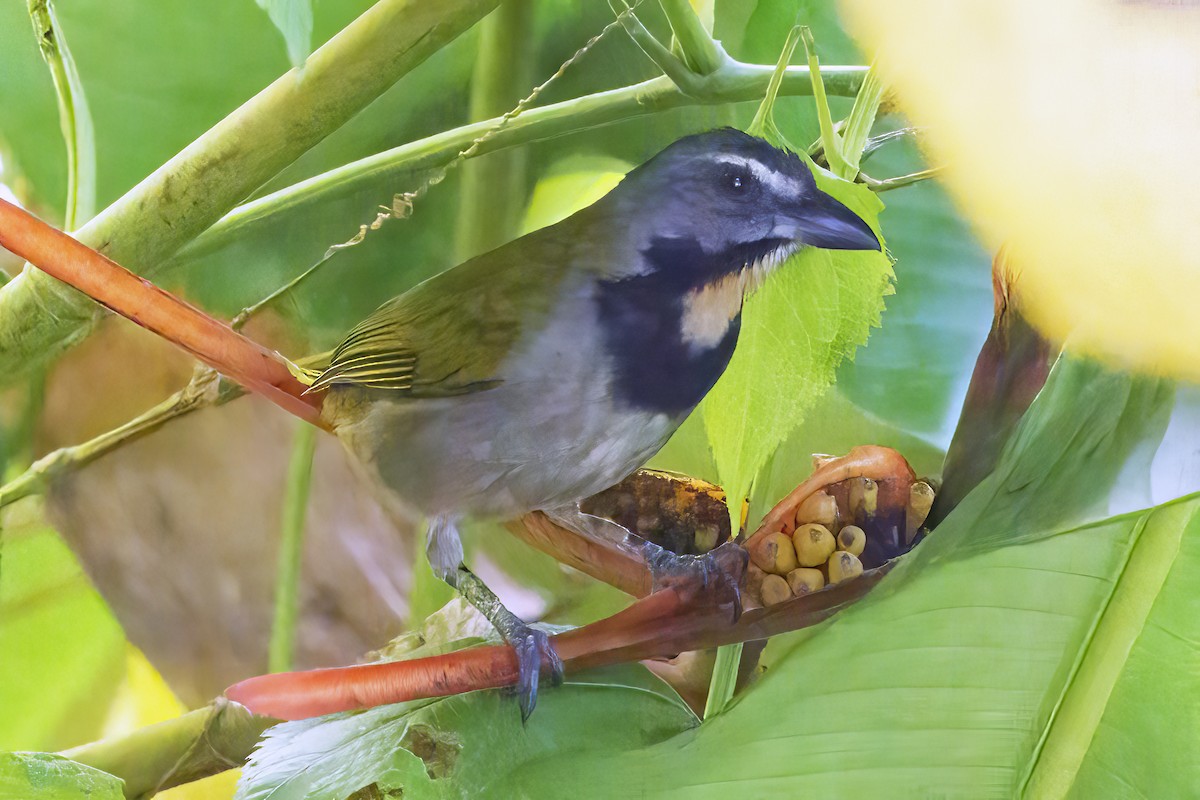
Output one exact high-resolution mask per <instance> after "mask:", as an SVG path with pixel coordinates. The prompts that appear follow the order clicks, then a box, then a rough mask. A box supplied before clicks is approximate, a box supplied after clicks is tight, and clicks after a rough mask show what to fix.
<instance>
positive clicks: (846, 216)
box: [790, 191, 880, 250]
mask: <svg viewBox="0 0 1200 800" xmlns="http://www.w3.org/2000/svg"><path fill="white" fill-rule="evenodd" d="M790 221H791V222H792V223H793V225H795V228H796V236H795V238H796V239H798V240H799V241H801V242H803V243H804V244H806V245H810V246H812V247H822V248H824V249H826V250H878V249H880V248H879V238H878V237H876V236H875V232H874V231H872V230H871V226H870V225H868V224H867V223H866V222H864V221H863V219H862V217H860V216H858V215H857V214H855V213H854V212H853V211H851V210H850V209H848V208H846V206H844V205H842V204H841V203H840V202H838V201H837V200H835V199H833V198H832V197H830V196H829V195H827V194H825V193H824V192H822V191H817V193H816V196H815V197H813V198H810V199H806V200H805V201H804V203H803V205H801V207H800V209H799V213H797V214H796V215H795V217H794V218H793V219H792V220H790Z"/></svg>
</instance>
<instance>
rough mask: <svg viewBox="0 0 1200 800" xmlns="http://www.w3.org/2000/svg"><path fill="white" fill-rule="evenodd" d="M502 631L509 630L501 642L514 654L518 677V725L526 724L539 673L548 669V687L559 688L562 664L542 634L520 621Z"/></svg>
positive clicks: (533, 704) (548, 638)
mask: <svg viewBox="0 0 1200 800" xmlns="http://www.w3.org/2000/svg"><path fill="white" fill-rule="evenodd" d="M514 619H515V618H514ZM505 627H508V628H509V629H508V630H501V634H502V635H503V636H504V641H505V642H507V643H508V644H509V645H510V646H511V647H512V649H513V650H514V651H516V654H517V672H518V675H519V676H520V677H519V679H518V681H517V685H516V686H515V687H514V690H515V691H516V693H517V703H518V704H519V705H520V707H521V722H522V723H525V722H528V721H529V715H530V714H532V713H533V708H534V706H536V705H537V695H538V683H539V681H540V680H541V675H542V669H543V668H546V669H549V671H550V685H551V686H558V685H559V684H561V683H562V682H563V663H562V659H561V658H559V657H558V653H557V652H556V651H555V650H554V643H553V642H551V641H550V636H549V635H548V634H547V633H546V632H545V631H540V630H538V629H537V628H533V627H531V626H529V625H527V624H526V623H524V622H521V621H520V620H517V621H516V624H515V625H513V626H511V627H510V626H505Z"/></svg>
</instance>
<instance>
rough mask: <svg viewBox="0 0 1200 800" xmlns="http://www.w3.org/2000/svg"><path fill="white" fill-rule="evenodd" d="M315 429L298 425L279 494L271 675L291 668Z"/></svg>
mask: <svg viewBox="0 0 1200 800" xmlns="http://www.w3.org/2000/svg"><path fill="white" fill-rule="evenodd" d="M316 448H317V429H316V428H314V427H313V426H312V425H305V424H301V425H299V426H298V427H297V428H296V438H295V439H294V440H293V442H292V458H291V461H290V462H289V464H288V473H287V488H286V489H285V491H284V495H283V526H282V532H281V535H280V538H279V563H278V568H277V570H276V572H275V617H274V619H273V620H272V622H271V649H270V655H269V657H268V659H267V665H268V669H269V670H270V671H271V672H289V671H291V670H292V668H293V656H294V653H295V649H296V648H295V645H296V618H297V615H298V613H299V609H300V564H301V559H302V556H303V554H304V523H305V519H306V518H307V516H308V494H309V488H310V487H311V486H312V465H313V454H314V453H315V452H316Z"/></svg>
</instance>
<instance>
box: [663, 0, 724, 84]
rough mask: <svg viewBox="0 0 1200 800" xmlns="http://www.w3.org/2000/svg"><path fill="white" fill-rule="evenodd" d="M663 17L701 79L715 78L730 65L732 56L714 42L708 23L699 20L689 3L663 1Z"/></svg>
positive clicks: (684, 58)
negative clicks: (724, 66)
mask: <svg viewBox="0 0 1200 800" xmlns="http://www.w3.org/2000/svg"><path fill="white" fill-rule="evenodd" d="M660 2H661V4H662V9H663V13H664V14H666V16H667V21H668V22H669V23H671V31H672V32H673V33H674V34H675V40H676V41H677V42H678V43H679V50H680V51H681V52H682V53H683V61H684V63H685V64H687V65H688V68H689V69H691V70H692V72H695V73H697V74H699V75H711V74H712V73H714V72H716V71H717V70H718V69H720V68H721V66H722V65H723V64H725V62H727V61H729V60H730V59H729V56H728V55H726V54H725V51H724V50H723V49H721V46H720V45H719V44H717V43H716V41H714V40H713V38H712V36H710V35H709V33H708V31H706V30H705V29H704V23H702V22H701V21H700V17H698V16H696V12H695V10H694V9H693V8H692V4H691V3H690V2H689V0H660Z"/></svg>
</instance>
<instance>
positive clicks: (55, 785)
mask: <svg viewBox="0 0 1200 800" xmlns="http://www.w3.org/2000/svg"><path fill="white" fill-rule="evenodd" d="M124 797H125V795H124V793H123V792H122V791H121V781H120V779H118V778H114V777H113V776H112V775H109V774H108V773H107V772H101V771H100V770H98V769H95V768H93V767H87V766H84V765H83V764H77V763H75V762H74V761H71V760H70V759H66V758H63V757H62V756H56V755H54V754H52V753H0V800H123V798H124Z"/></svg>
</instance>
